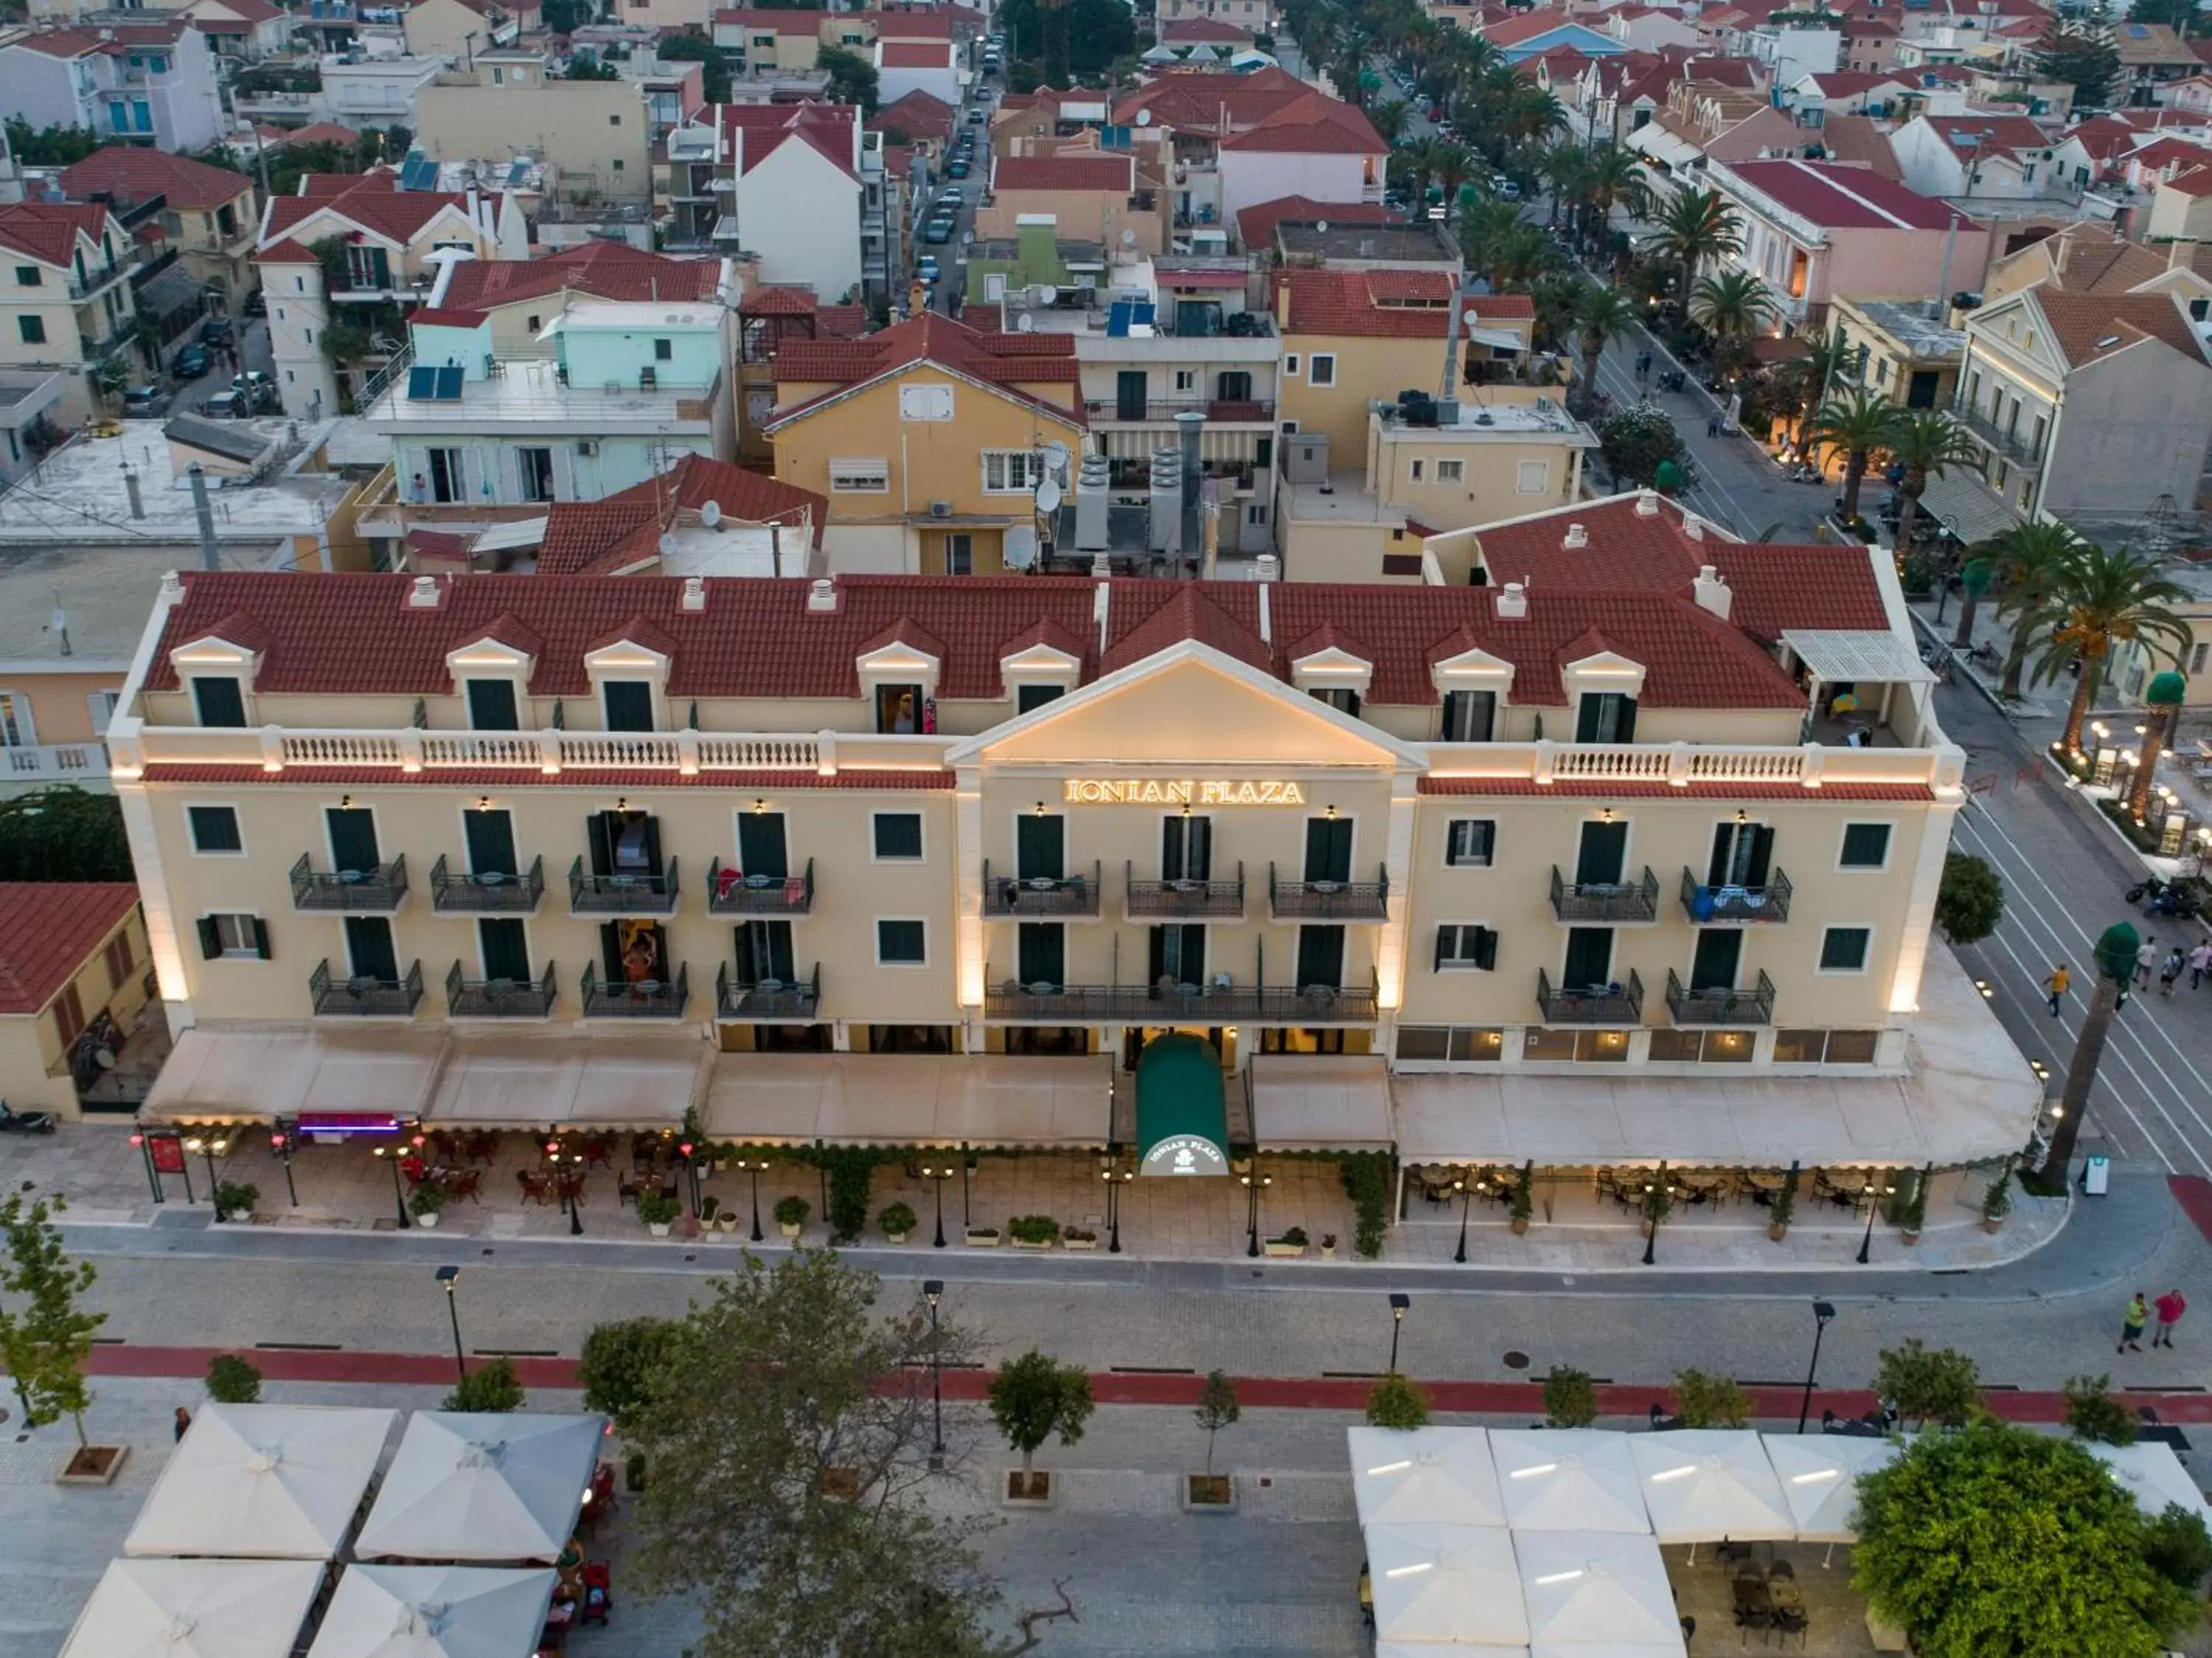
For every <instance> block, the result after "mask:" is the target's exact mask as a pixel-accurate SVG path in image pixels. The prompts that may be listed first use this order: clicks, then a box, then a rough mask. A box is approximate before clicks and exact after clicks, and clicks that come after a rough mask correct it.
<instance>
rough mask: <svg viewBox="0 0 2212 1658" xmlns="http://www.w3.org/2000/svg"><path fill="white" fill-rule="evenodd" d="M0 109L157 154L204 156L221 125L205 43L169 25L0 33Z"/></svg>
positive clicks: (36, 124)
mask: <svg viewBox="0 0 2212 1658" xmlns="http://www.w3.org/2000/svg"><path fill="white" fill-rule="evenodd" d="M0 108H4V109H6V110H7V111H8V113H9V116H10V117H11V118H14V119H20V120H21V121H22V122H24V123H25V124H26V125H28V126H29V127H30V128H31V129H32V130H33V131H42V130H44V129H45V128H46V127H50V126H58V127H73V126H81V127H83V128H85V129H86V130H87V131H91V132H94V133H96V134H97V135H99V136H100V137H103V138H120V139H123V140H125V142H127V143H136V144H146V145H149V146H150V147H152V148H154V149H172V150H177V149H206V148H207V147H208V146H209V145H210V144H212V143H217V142H219V141H220V140H221V138H222V134H223V129H224V127H225V125H227V122H226V119H225V117H224V115H223V110H222V93H221V91H220V90H219V89H218V87H217V82H216V67H215V53H214V52H212V51H211V50H210V48H209V46H208V41H207V37H206V36H205V35H204V34H201V33H200V32H199V30H197V28H195V27H192V26H191V24H190V23H188V22H186V21H183V20H182V19H175V18H172V19H164V20H162V21H159V22H143V21H142V22H119V23H118V22H103V23H101V24H100V25H98V26H97V27H71V28H53V27H39V28H29V29H24V28H18V29H11V30H5V31H0Z"/></svg>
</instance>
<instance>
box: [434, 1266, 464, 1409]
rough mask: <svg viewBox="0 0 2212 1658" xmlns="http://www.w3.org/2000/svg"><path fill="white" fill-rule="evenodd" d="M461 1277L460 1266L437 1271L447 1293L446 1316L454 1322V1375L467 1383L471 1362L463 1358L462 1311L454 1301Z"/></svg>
mask: <svg viewBox="0 0 2212 1658" xmlns="http://www.w3.org/2000/svg"><path fill="white" fill-rule="evenodd" d="M460 1277H461V1269H460V1268H459V1267H458V1266H441V1267H440V1268H439V1269H438V1271H437V1279H438V1283H439V1286H440V1288H441V1289H444V1290H445V1292H446V1315H447V1317H448V1318H450V1319H451V1320H453V1374H454V1375H457V1376H459V1378H460V1379H461V1380H462V1381H467V1380H468V1379H469V1362H468V1360H467V1359H465V1358H464V1357H463V1356H461V1309H460V1307H459V1304H458V1303H457V1302H456V1301H454V1300H453V1286H454V1285H455V1284H456V1283H459V1282H460Z"/></svg>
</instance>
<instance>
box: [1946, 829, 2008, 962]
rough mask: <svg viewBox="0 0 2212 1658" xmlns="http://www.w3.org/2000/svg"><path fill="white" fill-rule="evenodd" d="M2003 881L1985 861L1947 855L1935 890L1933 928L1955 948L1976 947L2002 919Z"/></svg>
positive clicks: (1959, 854) (1964, 854)
mask: <svg viewBox="0 0 2212 1658" xmlns="http://www.w3.org/2000/svg"><path fill="white" fill-rule="evenodd" d="M2004 902H2005V895H2004V880H2003V877H2002V876H2001V875H1998V874H1997V872H1996V870H1995V869H1991V868H1990V864H1989V861H1988V860H1987V859H1986V858H1978V857H1976V856H1974V855H1973V854H1972V853H1971V852H1947V853H1946V854H1944V856H1943V879H1942V883H1941V884H1940V885H1939V886H1938V887H1936V925H1937V926H1939V927H1941V928H1942V930H1943V936H1944V937H1946V938H1948V939H1949V940H1950V941H1951V942H1952V943H1954V944H1978V943H1980V942H1982V940H1984V939H1985V938H1987V937H1988V936H1990V934H1991V933H1993V932H1995V931H1996V930H1997V923H1998V922H2000V921H2002V920H2003V919H2004Z"/></svg>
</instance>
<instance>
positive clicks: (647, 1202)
mask: <svg viewBox="0 0 2212 1658" xmlns="http://www.w3.org/2000/svg"><path fill="white" fill-rule="evenodd" d="M683 1212H684V1205H683V1204H679V1203H678V1202H677V1201H676V1199H675V1198H671V1197H670V1196H669V1195H668V1194H667V1193H666V1192H639V1193H638V1194H637V1218H638V1219H639V1220H641V1221H643V1222H645V1223H646V1224H647V1226H666V1225H667V1224H668V1223H669V1222H671V1221H672V1220H674V1219H675V1218H676V1217H677V1216H678V1215H680V1214H682V1213H683Z"/></svg>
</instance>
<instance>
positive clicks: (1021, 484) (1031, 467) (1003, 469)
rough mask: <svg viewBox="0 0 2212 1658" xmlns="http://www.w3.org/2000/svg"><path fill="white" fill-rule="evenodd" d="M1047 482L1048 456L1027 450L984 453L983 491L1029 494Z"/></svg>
mask: <svg viewBox="0 0 2212 1658" xmlns="http://www.w3.org/2000/svg"><path fill="white" fill-rule="evenodd" d="M1042 482H1044V457H1043V456H1042V455H1039V454H1032V453H1031V452H1030V451H1029V450H1027V449H986V450H984V451H983V492H984V493H985V494H986V495H1026V494H1028V493H1029V492H1030V491H1032V490H1034V489H1036V486H1037V485H1040V484H1042Z"/></svg>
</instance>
